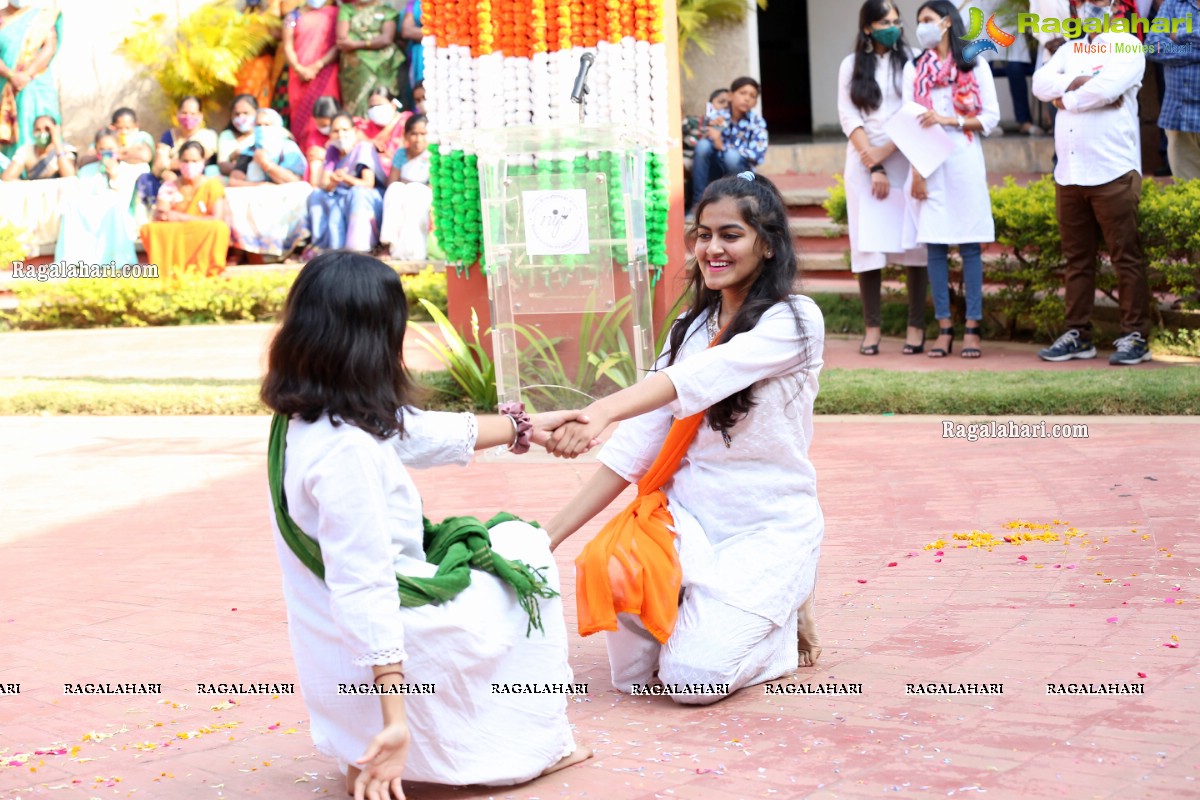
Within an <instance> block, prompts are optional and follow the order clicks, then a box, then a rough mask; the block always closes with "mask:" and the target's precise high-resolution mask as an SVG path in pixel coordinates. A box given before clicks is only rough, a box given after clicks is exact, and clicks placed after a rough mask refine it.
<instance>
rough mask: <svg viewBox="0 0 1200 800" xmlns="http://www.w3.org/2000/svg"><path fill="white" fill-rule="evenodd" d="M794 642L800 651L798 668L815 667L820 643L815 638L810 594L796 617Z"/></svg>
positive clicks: (815, 628) (815, 623) (815, 626)
mask: <svg viewBox="0 0 1200 800" xmlns="http://www.w3.org/2000/svg"><path fill="white" fill-rule="evenodd" d="M796 641H797V644H798V648H799V651H800V666H802V667H813V666H816V664H817V659H818V658H820V657H821V641H820V637H818V636H817V619H816V615H815V614H814V613H813V595H811V594H810V595H809V596H808V599H807V600H805V601H804V604H803V605H802V606H800V610H799V613H798V614H797V616H796Z"/></svg>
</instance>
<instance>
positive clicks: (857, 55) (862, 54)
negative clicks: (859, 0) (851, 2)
mask: <svg viewBox="0 0 1200 800" xmlns="http://www.w3.org/2000/svg"><path fill="white" fill-rule="evenodd" d="M889 11H895V12H896V13H897V14H899V13H900V9H899V8H897V6H896V4H895V3H893V2H891V0H867V2H865V3H863V4H862V8H860V9H859V10H858V36H856V37H854V72H853V73H852V75H851V77H850V101H851V102H852V103H854V105H855V106H857V107H858V108H859V109H860V110H862V111H867V112H870V111H874V110H875V109H877V108H879V106H881V105H882V104H883V87H881V86H880V85H879V83H878V82H877V81H876V80H875V59H876V58H877V56H876V55H875V40H874V39H872V38H871V37H870V35H869V34H867V33H866V31H867V29H869V28H870V27H871V26H872V25H874V24H875V23H876V22H879V20H881V19H883V18H884V17H886V16H887V15H888V12H889ZM887 59H888V61H889V62H890V66H891V69H890V73H891V76H892V84H893V85H894V86H895V88H896V93H897V94H900V92H901V77H902V76H903V74H904V65H905V64H906V63H908V43H907V42H905V41H904V28H901V29H900V38H899V39H897V40H896V44H894V45H893V46H892V49H891V50H890V51H888V54H887Z"/></svg>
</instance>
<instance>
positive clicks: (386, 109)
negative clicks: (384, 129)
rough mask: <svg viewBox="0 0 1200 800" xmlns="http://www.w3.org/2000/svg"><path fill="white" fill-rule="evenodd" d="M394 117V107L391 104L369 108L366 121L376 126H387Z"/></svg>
mask: <svg viewBox="0 0 1200 800" xmlns="http://www.w3.org/2000/svg"><path fill="white" fill-rule="evenodd" d="M395 116H396V107H395V106H394V105H392V104H391V103H384V104H383V105H381V106H371V107H370V108H368V109H367V119H369V120H371V122H374V123H375V124H376V125H387V124H388V123H389V122H391V121H392V119H393V118H394V117H395Z"/></svg>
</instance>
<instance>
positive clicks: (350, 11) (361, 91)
mask: <svg viewBox="0 0 1200 800" xmlns="http://www.w3.org/2000/svg"><path fill="white" fill-rule="evenodd" d="M388 21H391V22H394V23H395V24H396V28H397V29H399V27H400V12H398V11H396V9H394V8H392V7H391V6H390V5H385V4H383V3H380V2H371V3H358V2H356V3H353V4H350V5H344V6H342V8H341V10H340V11H338V24H339V26H340V25H341V23H343V22H348V23H349V24H350V37H349V38H350V39H351V40H352V41H356V42H369V41H370V40H372V39H374V38H376V37H378V36H379V34H380V33H381V32H382V31H383V26H384V24H385V23H387V22H388ZM403 64H404V54H403V53H402V52H400V48H399V47H397V46H396V43H395V42H391V43H389V44H388V46H387V47H385V48H383V49H382V50H353V51H351V52H343V53H342V54H341V61H340V64H339V66H338V79H339V81H340V83H341V89H342V106H343V108H345V109H346V110H347V111H349V112H350V113H351V114H353V115H354V116H356V117H366V116H367V98H369V97H370V96H371V91H372V90H373V89H374V88H375V87H376V86H386V87H387V88H388V89H389V90H390V91H391V92H392V93H393V94H396V93H397V91H398V88H399V82H400V68H401V67H402V66H403Z"/></svg>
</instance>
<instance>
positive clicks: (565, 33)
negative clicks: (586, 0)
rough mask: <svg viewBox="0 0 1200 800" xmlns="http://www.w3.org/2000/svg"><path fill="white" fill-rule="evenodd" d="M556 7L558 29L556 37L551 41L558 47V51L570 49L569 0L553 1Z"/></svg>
mask: <svg viewBox="0 0 1200 800" xmlns="http://www.w3.org/2000/svg"><path fill="white" fill-rule="evenodd" d="M554 4H555V6H557V13H556V14H555V16H556V18H557V21H558V27H557V35H556V36H554V37H553V41H554V42H555V44H556V45H557V46H558V49H559V50H570V49H571V0H554Z"/></svg>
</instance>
